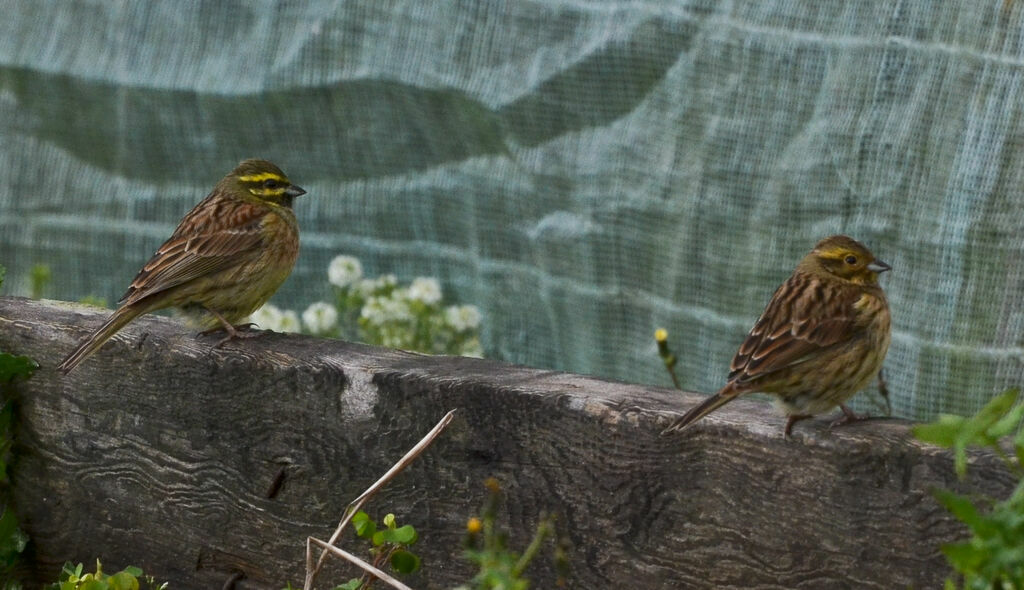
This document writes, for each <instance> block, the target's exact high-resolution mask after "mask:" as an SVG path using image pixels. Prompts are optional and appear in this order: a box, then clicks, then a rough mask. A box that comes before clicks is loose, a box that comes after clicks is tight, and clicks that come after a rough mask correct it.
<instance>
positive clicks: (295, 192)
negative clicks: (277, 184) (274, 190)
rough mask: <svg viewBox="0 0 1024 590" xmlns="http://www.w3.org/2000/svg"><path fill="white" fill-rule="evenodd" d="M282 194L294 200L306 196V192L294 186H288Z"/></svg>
mask: <svg viewBox="0 0 1024 590" xmlns="http://www.w3.org/2000/svg"><path fill="white" fill-rule="evenodd" d="M284 194H286V195H288V196H289V197H292V198H294V197H299V196H302V195H304V194H306V191H305V190H304V189H303V188H302V187H301V186H296V185H294V184H293V185H291V186H289V187H288V188H287V189H285V191H284Z"/></svg>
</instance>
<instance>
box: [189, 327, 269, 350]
mask: <svg viewBox="0 0 1024 590" xmlns="http://www.w3.org/2000/svg"><path fill="white" fill-rule="evenodd" d="M255 325H256V324H238V325H237V326H231V325H230V324H228V326H230V328H229V327H227V326H224V327H221V328H214V329H212V330H207V331H205V332H203V334H204V335H205V334H212V333H214V332H219V331H221V330H224V331H225V332H227V336H225V337H223V338H221V339H220V340H218V341H217V344H214V345H213V347H214V348H220V347H221V346H224V345H225V344H227V343H228V342H231V341H232V340H245V339H247V338H256V337H257V336H262V335H263V331H262V330H253V329H252V327H253V326H255Z"/></svg>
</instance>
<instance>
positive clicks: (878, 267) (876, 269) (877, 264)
mask: <svg viewBox="0 0 1024 590" xmlns="http://www.w3.org/2000/svg"><path fill="white" fill-rule="evenodd" d="M867 269H868V270H870V271H871V272H873V273H880V272H885V271H887V270H892V267H891V266H889V265H888V264H886V263H884V262H882V261H881V260H874V261H872V262H871V264H869V265H868V266H867Z"/></svg>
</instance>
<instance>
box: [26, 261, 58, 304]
mask: <svg viewBox="0 0 1024 590" xmlns="http://www.w3.org/2000/svg"><path fill="white" fill-rule="evenodd" d="M28 277H29V285H30V289H31V290H30V291H29V292H30V294H31V297H32V299H40V298H42V296H43V294H44V293H46V289H47V287H49V286H50V283H51V282H53V271H51V270H50V265H49V264H34V265H32V270H30V271H29V274H28Z"/></svg>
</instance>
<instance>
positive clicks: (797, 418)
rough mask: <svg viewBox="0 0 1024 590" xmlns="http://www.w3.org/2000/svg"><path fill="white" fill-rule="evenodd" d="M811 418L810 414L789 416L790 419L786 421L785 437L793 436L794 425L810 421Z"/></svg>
mask: <svg viewBox="0 0 1024 590" xmlns="http://www.w3.org/2000/svg"><path fill="white" fill-rule="evenodd" d="M810 417H811V415H810V414H791V415H790V416H789V419H788V420H786V431H785V437H786V438H789V437H790V435H791V434H793V425H794V424H796V423H797V422H799V421H801V420H806V419H808V418H810Z"/></svg>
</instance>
